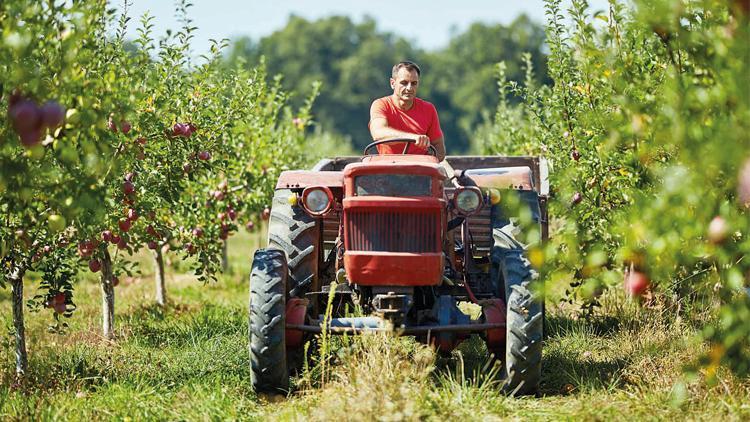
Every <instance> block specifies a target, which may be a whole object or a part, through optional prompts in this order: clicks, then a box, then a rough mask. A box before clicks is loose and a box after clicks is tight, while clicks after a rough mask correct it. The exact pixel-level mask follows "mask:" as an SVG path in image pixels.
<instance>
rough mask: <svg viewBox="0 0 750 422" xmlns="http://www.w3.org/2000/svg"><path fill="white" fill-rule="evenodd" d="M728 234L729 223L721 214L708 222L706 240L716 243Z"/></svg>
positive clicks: (724, 238)
mask: <svg viewBox="0 0 750 422" xmlns="http://www.w3.org/2000/svg"><path fill="white" fill-rule="evenodd" d="M728 234H729V225H728V224H727V222H726V220H724V219H723V218H722V217H721V216H718V215H717V216H716V217H714V218H713V219H712V220H711V222H710V223H709V224H708V240H710V241H711V243H714V244H717V243H721V242H723V241H724V240H726V238H727V235H728Z"/></svg>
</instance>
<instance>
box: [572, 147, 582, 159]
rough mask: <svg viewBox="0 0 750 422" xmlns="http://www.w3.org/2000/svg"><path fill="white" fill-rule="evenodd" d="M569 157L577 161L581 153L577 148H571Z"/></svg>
mask: <svg viewBox="0 0 750 422" xmlns="http://www.w3.org/2000/svg"><path fill="white" fill-rule="evenodd" d="M570 158H572V159H573V160H574V161H578V160H579V159H580V158H581V153H580V152H578V150H577V149H575V148H573V151H571V152H570Z"/></svg>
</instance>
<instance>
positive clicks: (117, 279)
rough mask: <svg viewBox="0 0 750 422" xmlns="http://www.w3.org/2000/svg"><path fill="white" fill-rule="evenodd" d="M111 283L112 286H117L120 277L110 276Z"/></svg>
mask: <svg viewBox="0 0 750 422" xmlns="http://www.w3.org/2000/svg"><path fill="white" fill-rule="evenodd" d="M110 281H111V283H112V287H117V285H118V284H120V278H119V277H117V276H116V275H113V276H112V280H110Z"/></svg>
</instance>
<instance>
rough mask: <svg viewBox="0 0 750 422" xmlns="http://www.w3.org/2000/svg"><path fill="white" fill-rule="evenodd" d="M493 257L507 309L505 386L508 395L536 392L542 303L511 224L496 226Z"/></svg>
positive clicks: (542, 320)
mask: <svg viewBox="0 0 750 422" xmlns="http://www.w3.org/2000/svg"><path fill="white" fill-rule="evenodd" d="M492 232H493V248H492V259H493V263H495V264H496V265H497V267H498V274H497V275H496V277H497V279H496V283H498V284H497V285H496V286H497V288H498V290H499V288H500V287H499V283H500V282H502V283H503V284H504V286H505V288H504V289H503V290H504V294H505V301H506V304H507V309H506V335H505V342H506V343H505V373H506V380H505V385H504V387H503V388H504V390H505V392H506V393H508V394H511V395H529V394H536V393H538V391H539V384H540V381H541V378H542V336H543V332H544V307H543V302H542V300H541V299H540V298H539V297H538V296H537V295H534V294H533V293H532V292H531V290H530V288H529V286H530V284H531V283H532V280H533V279H534V278H535V276H536V273H535V271H534V270H533V269H532V268H531V264H530V263H529V260H528V259H526V257H525V256H524V255H525V248H524V246H523V245H522V244H521V243H519V242H518V241H517V240H516V239H515V238H514V236H513V233H512V225H511V224H508V225H505V226H503V227H495V228H493V230H492Z"/></svg>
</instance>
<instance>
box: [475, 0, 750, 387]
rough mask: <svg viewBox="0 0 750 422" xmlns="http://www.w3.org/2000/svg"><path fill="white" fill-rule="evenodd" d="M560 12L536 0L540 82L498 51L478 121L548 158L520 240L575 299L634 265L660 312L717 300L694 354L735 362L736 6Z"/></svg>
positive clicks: (740, 39) (739, 329)
mask: <svg viewBox="0 0 750 422" xmlns="http://www.w3.org/2000/svg"><path fill="white" fill-rule="evenodd" d="M568 13H569V17H570V20H571V21H572V22H573V23H574V25H573V26H572V27H571V28H567V27H566V26H565V25H564V23H563V22H564V17H563V14H562V12H561V10H560V2H559V1H557V0H550V1H548V2H547V15H548V25H547V39H548V44H549V47H550V56H549V61H548V66H549V73H550V77H551V78H552V80H553V84H552V86H549V87H547V86H542V87H538V86H536V85H534V84H528V83H527V84H526V85H525V86H520V85H518V84H517V83H515V82H507V81H506V79H505V77H504V74H503V72H502V70H503V67H502V66H501V67H500V68H499V72H498V73H499V75H500V93H501V95H502V96H503V100H501V101H500V103H499V107H498V109H497V114H496V118H495V123H494V125H493V126H492V127H485V128H483V130H482V131H481V132H480V133H481V134H482V136H483V137H484V140H483V148H484V151H485V152H486V153H516V154H518V153H521V154H524V153H525V154H537V153H541V154H542V155H544V156H545V157H547V158H548V159H549V160H550V162H551V163H552V165H553V169H554V171H553V172H552V174H551V175H550V184H551V186H552V187H553V198H552V201H551V214H552V215H553V216H555V218H556V221H555V222H554V224H553V227H555V230H554V233H552V241H551V242H549V244H547V245H546V246H542V247H536V248H535V249H533V250H532V254H533V255H535V256H539V257H545V258H546V260H544V263H543V264H542V265H541V269H542V270H543V273H544V276H545V278H546V279H547V283H548V285H549V284H555V283H560V282H563V283H569V284H570V287H571V288H570V289H569V292H568V293H569V299H570V300H571V301H573V300H575V299H579V300H581V301H582V303H583V305H584V308H585V309H588V310H589V311H591V310H592V309H593V307H595V306H597V305H598V303H599V301H598V297H599V296H600V295H601V293H602V291H603V289H604V288H606V287H613V286H615V285H617V284H618V283H619V282H620V281H619V280H622V279H623V273H625V277H626V283H630V281H629V280H630V279H629V278H628V273H627V272H626V271H629V272H630V273H631V274H638V275H641V274H643V275H645V276H646V280H647V283H648V284H650V285H651V286H653V289H655V290H657V291H659V292H661V293H662V295H661V296H660V298H661V299H660V300H662V301H664V304H663V305H664V306H667V308H668V309H671V310H672V312H681V311H682V312H685V315H691V314H694V313H697V312H703V311H704V309H705V308H706V307H709V308H710V307H711V306H712V305H713V304H720V305H721V307H722V310H721V314H722V318H721V320H720V321H719V322H718V324H717V326H715V327H714V326H709V327H708V328H706V331H705V332H704V335H705V336H706V338H708V339H710V340H711V341H712V342H714V343H715V347H714V348H713V349H712V350H713V351H712V353H710V354H709V355H707V356H706V358H705V360H704V363H706V364H707V365H708V370H709V372H710V373H713V374H715V371H716V367H717V365H718V364H720V363H723V364H727V365H729V366H730V367H731V368H732V369H733V370H735V371H736V372H737V373H739V374H748V366H747V361H748V357H750V344H748V338H750V331H749V330H750V319H748V312H747V306H748V297H747V294H746V290H745V289H746V288H747V287H748V285H750V262H749V261H748V260H747V259H746V258H745V257H746V256H747V255H748V252H750V238H749V237H748V233H750V218H748V210H747V205H746V204H745V205H743V203H744V202H745V201H747V199H742V198H747V197H746V196H743V195H745V193H744V192H746V190H747V189H748V188H747V186H748V184H749V183H750V181H748V180H747V175H746V174H745V173H740V171H741V170H740V169H741V168H742V166H743V163H746V162H747V161H748V160H750V156H749V155H748V151H750V138H748V136H747V133H748V124H749V123H748V121H749V119H750V104H749V103H748V101H749V98H748V95H747V92H748V89H749V88H748V78H747V73H748V68H747V63H748V62H749V61H748V59H749V58H750V48H749V47H748V43H747V38H748V36H750V25H749V24H748V14H747V13H748V11H747V10H746V8H743V4H742V2H735V3H732V4H726V3H722V2H715V1H699V2H687V1H685V2H683V1H678V2H675V1H658V2H636V4H635V8H634V9H633V10H630V9H626V8H624V7H623V5H622V4H621V3H620V2H617V1H611V2H610V8H609V13H608V14H597V15H595V16H588V14H587V4H586V2H585V1H573V3H572V7H571V8H570V10H569V11H568ZM527 63H528V61H527ZM530 69H531V66H528V64H527V71H531V70H530ZM506 92H507V93H513V94H515V95H517V96H519V97H520V98H521V99H522V100H523V103H522V104H521V105H519V106H512V105H509V104H508V102H507V101H506V100H505V99H504V96H505V94H506ZM745 165H746V164H745ZM533 261H534V260H532V262H533ZM538 262H539V263H541V260H539V261H538ZM626 287H628V285H626ZM646 296H647V297H651V300H648V299H647V303H646V304H647V305H649V304H650V305H651V306H654V305H655V302H654V301H655V300H657V301H658V300H659V299H658V298H654V297H653V295H652V294H651V293H649V292H648V291H647V295H646Z"/></svg>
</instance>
